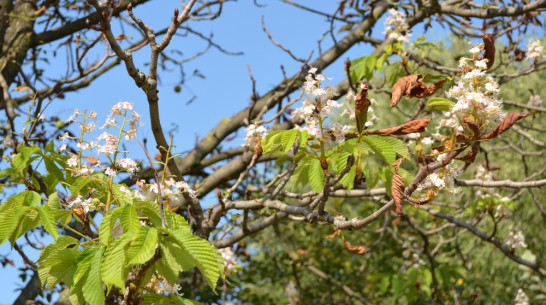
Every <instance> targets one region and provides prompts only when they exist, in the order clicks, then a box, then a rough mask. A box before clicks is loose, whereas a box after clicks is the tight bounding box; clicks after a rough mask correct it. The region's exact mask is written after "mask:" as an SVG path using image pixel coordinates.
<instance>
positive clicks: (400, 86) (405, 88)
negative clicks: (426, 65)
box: [391, 74, 423, 107]
mask: <svg viewBox="0 0 546 305" xmlns="http://www.w3.org/2000/svg"><path fill="white" fill-rule="evenodd" d="M421 77H423V76H422V75H421V74H414V75H408V76H404V77H401V78H400V79H399V80H398V81H397V82H396V84H394V87H393V88H392V96H391V107H394V106H396V104H398V102H400V99H401V98H402V96H404V95H409V94H410V92H411V88H413V86H414V85H415V83H417V81H418V80H419V79H420V78H421Z"/></svg>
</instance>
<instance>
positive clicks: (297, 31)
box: [0, 0, 443, 305]
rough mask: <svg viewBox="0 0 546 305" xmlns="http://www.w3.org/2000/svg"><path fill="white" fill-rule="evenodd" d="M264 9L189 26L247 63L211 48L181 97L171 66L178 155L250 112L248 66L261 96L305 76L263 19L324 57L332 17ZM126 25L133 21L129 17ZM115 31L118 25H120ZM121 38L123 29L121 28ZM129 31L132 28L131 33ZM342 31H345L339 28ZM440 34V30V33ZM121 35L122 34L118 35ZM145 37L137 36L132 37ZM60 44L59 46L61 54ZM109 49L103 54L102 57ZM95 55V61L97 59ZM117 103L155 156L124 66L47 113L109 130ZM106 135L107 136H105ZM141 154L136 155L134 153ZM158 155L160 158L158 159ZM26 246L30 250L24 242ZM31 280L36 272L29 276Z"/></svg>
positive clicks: (271, 5)
mask: <svg viewBox="0 0 546 305" xmlns="http://www.w3.org/2000/svg"><path fill="white" fill-rule="evenodd" d="M258 2H259V3H263V4H265V7H257V6H255V5H254V4H253V1H239V2H235V3H231V2H228V3H226V4H225V5H224V9H223V12H222V15H221V16H220V17H219V18H218V19H216V20H214V21H200V22H195V21H190V22H189V23H187V24H185V25H187V26H190V27H192V28H193V29H195V30H197V31H200V32H201V33H203V34H205V35H210V34H211V33H212V34H214V38H213V40H214V42H215V43H217V44H219V45H220V46H221V47H222V48H224V49H225V50H228V51H231V52H244V55H242V56H230V55H225V54H223V53H221V52H220V51H218V50H216V49H214V48H211V49H210V51H209V52H207V53H206V54H205V55H203V56H202V57H200V58H199V59H197V60H195V61H191V62H188V63H186V64H184V71H185V72H186V75H187V77H188V80H187V82H186V83H185V84H184V85H183V86H182V92H181V93H176V92H175V90H174V87H175V85H176V84H177V82H178V80H179V79H180V77H179V70H178V67H176V66H170V68H171V69H172V72H169V73H166V72H161V71H159V73H160V77H161V79H160V81H161V85H160V87H159V90H160V92H159V97H160V102H159V104H160V109H161V113H160V116H161V121H162V125H163V128H164V131H165V132H167V131H169V130H170V129H171V128H172V127H173V126H175V125H176V126H178V130H177V132H175V133H174V144H175V145H176V149H175V150H176V152H183V151H186V150H188V149H191V148H192V147H193V144H194V143H195V138H196V136H197V135H200V136H204V135H206V133H207V132H208V131H209V130H210V129H211V128H212V127H214V126H215V125H216V124H217V123H218V122H219V121H220V120H221V119H222V118H229V117H231V116H232V115H233V114H235V113H237V112H238V111H240V110H241V109H243V108H244V107H246V106H248V105H249V101H250V98H249V96H250V94H251V93H252V91H251V81H250V78H249V74H248V68H247V66H248V65H250V66H251V68H252V73H253V76H254V78H255V79H256V88H257V91H258V93H260V94H261V95H263V94H265V93H266V92H267V91H269V90H270V89H272V88H273V87H274V86H275V85H277V84H278V83H279V82H280V81H282V79H283V76H282V72H281V69H280V66H281V65H283V66H284V68H285V70H286V73H287V76H288V77H290V76H293V75H294V74H296V73H297V72H298V70H299V68H300V63H298V62H296V61H294V60H293V59H292V58H291V57H290V56H289V55H288V54H286V53H285V52H283V51H281V50H280V49H278V48H277V47H275V46H274V45H273V44H272V43H271V42H270V41H269V39H268V38H267V36H266V34H265V33H264V32H263V30H262V27H261V18H262V16H264V19H265V23H266V25H267V28H268V30H269V31H270V32H271V34H272V35H273V37H274V39H275V40H276V41H278V42H280V43H282V44H283V45H284V46H285V47H287V48H290V49H291V50H292V51H293V52H294V54H296V56H298V57H300V58H307V57H308V56H309V54H310V53H311V51H312V50H314V54H313V59H315V58H316V57H317V56H318V48H317V47H318V40H319V39H320V37H321V36H322V35H323V34H324V33H325V32H326V31H327V30H328V29H329V27H330V25H329V23H328V22H326V21H325V20H326V17H324V16H320V15H316V14H312V13H310V12H307V11H304V10H302V9H299V8H296V7H294V6H291V5H288V4H286V3H283V2H281V1H280V0H271V1H265V0H258ZM299 2H301V3H302V4H304V5H307V6H310V7H313V8H315V9H317V10H319V11H323V12H327V13H329V14H330V13H332V12H334V11H335V9H336V7H337V4H338V3H337V2H338V1H332V0H307V1H299ZM176 7H178V8H180V1H175V0H155V1H150V2H149V3H147V4H144V5H140V6H137V7H136V8H135V9H134V13H135V15H136V16H137V17H138V18H141V19H143V21H144V22H145V23H147V24H149V25H150V26H151V27H152V28H153V29H154V30H156V31H157V30H159V29H162V28H163V27H166V26H168V25H169V23H170V18H172V15H173V10H174V9H175V8H176ZM123 15H124V16H125V17H127V18H128V16H127V13H124V14H123ZM114 25H115V24H114ZM115 28H117V29H118V30H119V27H115ZM126 28H127V27H126ZM338 28H339V27H338ZM383 28H384V25H383V21H382V20H380V21H379V22H378V23H377V25H376V27H375V29H374V32H373V36H374V37H376V38H379V39H383V38H384V34H383ZM435 31H436V32H437V33H442V32H443V31H442V30H441V29H438V30H435ZM435 31H432V32H430V31H429V34H428V35H427V36H428V37H429V39H428V40H429V41H430V40H435V39H434V37H432V36H431V33H434V32H435ZM413 32H414V34H413V37H412V40H413V39H415V38H417V37H418V36H420V35H421V34H419V33H420V32H421V33H422V30H420V29H419V28H416V29H414V30H413ZM345 33H346V32H343V33H341V34H337V32H336V33H335V35H336V38H337V39H341V38H342V37H343V36H344V35H345ZM115 34H117V33H115ZM128 34H129V35H134V36H135V37H138V38H139V37H140V36H139V34H136V33H128ZM206 44H207V43H206V42H204V41H202V40H200V39H196V38H195V37H192V36H191V35H189V36H188V37H176V38H175V39H174V40H173V41H172V43H171V45H169V47H168V48H167V53H168V54H170V55H172V56H175V55H176V52H182V53H183V55H184V57H188V56H191V55H192V54H194V53H196V52H199V51H200V50H202V49H203V48H204V47H205V46H206ZM56 46H57V44H55V45H54V47H55V48H56ZM331 46H332V39H331V38H330V37H326V38H325V39H324V41H323V43H322V50H323V51H325V50H327V49H328V48H329V47H331ZM103 50H104V49H103V47H102V46H101V47H100V48H97V51H98V52H99V53H97V55H96V56H100V55H99V54H101V53H100V52H102V51H103ZM370 51H371V49H370V48H369V47H368V46H366V45H365V44H363V43H362V44H360V45H359V46H357V47H354V48H352V49H351V51H350V52H349V53H347V54H345V55H343V57H342V58H340V59H339V60H338V61H337V62H336V63H334V64H333V65H331V66H330V67H329V68H328V69H326V70H325V71H324V73H325V74H326V75H327V76H328V77H333V78H334V79H333V81H332V84H337V83H338V82H339V81H342V80H343V78H344V77H345V76H344V75H343V73H344V72H343V71H344V66H343V60H345V59H346V58H347V57H350V58H351V59H355V58H358V57H361V56H364V55H368V54H369V53H370ZM94 56H95V55H93V56H90V59H94V58H95V57H94ZM148 56H149V51H148V49H147V48H146V47H145V48H144V49H142V50H140V51H138V52H137V53H135V54H134V57H135V59H136V61H137V63H138V64H139V67H140V69H141V70H142V71H147V67H146V66H144V63H145V62H146V61H147V60H148ZM43 68H45V69H46V73H47V74H48V75H50V76H51V77H59V76H62V75H64V73H65V71H66V54H65V53H64V49H63V48H62V47H61V48H59V49H58V57H57V58H55V59H52V61H51V63H50V64H49V65H46V64H45V63H44V64H43ZM194 70H198V71H199V72H200V73H201V74H202V75H203V76H204V78H200V77H193V78H191V79H189V78H190V77H191V75H192V74H193V71H194ZM194 95H195V96H196V99H195V100H194V101H193V102H192V103H191V104H189V105H186V102H187V101H188V100H190V99H191V98H192V97H193V96H194ZM119 101H130V102H134V103H135V106H134V107H135V110H136V111H137V112H139V113H140V114H142V120H143V122H144V124H145V125H144V126H142V127H141V129H140V131H139V134H138V136H139V138H140V139H143V138H148V140H149V142H148V143H149V144H148V148H153V147H154V146H155V145H154V141H153V136H152V133H151V130H150V124H149V119H148V107H147V101H146V98H145V95H144V93H143V91H142V90H141V89H140V88H138V87H136V86H135V84H134V81H133V80H132V79H131V78H130V77H129V76H128V75H127V73H126V71H125V68H124V66H123V64H122V65H120V66H118V67H116V68H115V69H114V70H113V71H110V72H108V73H107V74H105V75H103V76H102V77H100V78H99V79H98V80H96V81H95V82H93V83H92V85H91V86H89V87H88V88H84V89H82V90H80V91H78V92H70V93H67V94H66V95H65V98H64V99H57V100H55V101H54V102H53V103H52V104H51V105H50V106H49V107H48V108H47V110H46V111H45V113H44V114H45V116H46V117H51V116H58V117H59V118H61V119H63V120H64V119H66V118H68V117H69V116H70V115H71V114H72V112H73V109H74V108H79V109H80V110H83V109H86V108H87V109H89V110H94V111H96V112H98V114H99V122H98V125H99V126H100V125H102V124H103V123H104V119H105V117H106V116H107V114H108V112H109V111H110V108H111V107H112V106H113V105H114V104H116V103H117V102H119ZM101 132H102V131H101ZM243 136H244V135H243V134H239V138H238V139H237V140H235V141H233V142H232V143H233V144H232V145H233V146H239V145H240V143H241V138H242V137H243ZM133 148H136V149H133ZM130 149H131V154H130V155H129V157H132V158H134V159H139V160H143V159H144V155H143V153H142V152H141V150H140V148H138V147H137V146H136V145H135V146H134V147H133V146H131V147H130ZM152 152H153V151H152ZM153 153H155V152H153ZM19 243H20V244H21V245H24V244H25V242H23V241H21V240H20V241H19ZM24 249H25V251H28V252H27V254H29V256H30V258H31V259H33V260H37V258H38V255H39V252H38V251H35V250H34V251H32V249H31V248H30V247H28V246H25V247H24ZM10 251H11V250H10V246H9V244H4V245H2V246H0V255H5V254H7V253H9V252H10ZM9 257H10V259H12V260H14V261H15V264H16V267H12V266H10V265H7V266H6V267H4V268H2V269H0V272H1V275H2V276H0V296H2V298H0V305H1V304H12V303H13V301H14V300H15V298H16V297H17V296H18V295H19V291H16V290H17V289H18V288H21V287H23V286H24V284H23V282H22V281H21V280H20V279H19V278H18V275H19V273H20V272H19V271H18V270H17V269H16V268H17V267H20V266H22V265H23V263H22V260H21V259H20V257H19V255H18V254H17V253H16V252H15V251H13V252H12V253H11V254H10V256H9ZM28 274H29V277H30V272H29V273H28Z"/></svg>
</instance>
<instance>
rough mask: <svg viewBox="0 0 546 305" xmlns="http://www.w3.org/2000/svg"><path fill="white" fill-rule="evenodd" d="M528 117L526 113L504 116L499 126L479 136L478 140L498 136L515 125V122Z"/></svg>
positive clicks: (513, 113)
mask: <svg viewBox="0 0 546 305" xmlns="http://www.w3.org/2000/svg"><path fill="white" fill-rule="evenodd" d="M528 115H529V114H528V113H519V112H510V113H509V114H507V115H506V117H505V118H504V120H502V122H500V123H499V125H497V127H495V129H493V131H491V132H489V133H486V134H484V135H483V136H481V137H480V140H489V139H493V138H496V137H498V136H500V135H501V134H502V133H503V132H505V131H507V130H508V129H510V127H512V125H514V124H516V122H517V121H519V120H521V119H523V118H525V117H527V116H528Z"/></svg>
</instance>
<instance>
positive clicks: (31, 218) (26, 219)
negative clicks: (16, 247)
mask: <svg viewBox="0 0 546 305" xmlns="http://www.w3.org/2000/svg"><path fill="white" fill-rule="evenodd" d="M39 225H40V217H39V213H38V208H35V207H32V208H28V207H27V208H26V209H24V210H23V213H22V214H21V216H20V217H19V221H18V224H17V225H16V228H15V230H14V231H13V232H12V234H11V236H10V237H9V240H10V242H11V244H12V245H13V244H15V241H16V240H17V239H18V238H19V237H20V236H21V235H23V234H25V233H26V232H28V231H30V230H32V229H34V228H36V227H38V226H39Z"/></svg>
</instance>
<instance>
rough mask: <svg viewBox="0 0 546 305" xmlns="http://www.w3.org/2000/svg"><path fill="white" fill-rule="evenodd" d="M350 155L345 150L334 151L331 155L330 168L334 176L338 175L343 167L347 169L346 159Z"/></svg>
mask: <svg viewBox="0 0 546 305" xmlns="http://www.w3.org/2000/svg"><path fill="white" fill-rule="evenodd" d="M351 155H352V154H351V153H349V152H348V151H347V150H345V149H343V150H341V151H336V152H335V153H334V154H333V155H332V163H331V164H332V167H333V168H334V170H335V171H336V174H339V172H341V171H342V170H343V169H344V168H345V167H347V158H349V156H351Z"/></svg>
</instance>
